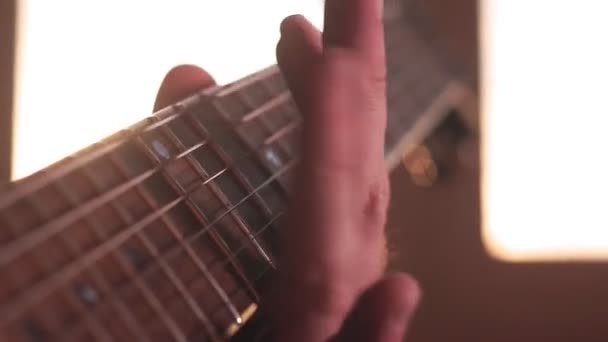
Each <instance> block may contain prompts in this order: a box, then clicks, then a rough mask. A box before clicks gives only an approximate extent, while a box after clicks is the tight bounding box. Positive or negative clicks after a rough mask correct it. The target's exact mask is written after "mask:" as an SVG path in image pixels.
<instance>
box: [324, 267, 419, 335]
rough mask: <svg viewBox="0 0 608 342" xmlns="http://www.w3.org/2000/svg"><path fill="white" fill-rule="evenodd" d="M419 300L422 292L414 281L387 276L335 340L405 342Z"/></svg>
mask: <svg viewBox="0 0 608 342" xmlns="http://www.w3.org/2000/svg"><path fill="white" fill-rule="evenodd" d="M419 301H420V289H419V287H418V285H417V283H416V281H415V280H414V279H413V278H411V277H410V276H408V275H405V274H393V275H388V276H385V277H384V278H383V279H382V280H380V281H379V282H378V283H376V284H375V285H374V286H373V287H372V288H371V289H370V290H368V291H367V292H366V293H365V294H363V296H362V297H361V298H360V300H359V301H358V303H357V305H356V306H355V309H354V310H353V311H352V312H351V314H350V315H349V317H348V319H347V320H346V322H345V324H344V326H343V327H342V329H341V331H340V333H339V334H338V336H337V337H336V338H335V339H334V341H335V342H338V341H339V342H346V341H348V342H358V341H360V342H372V341H373V342H376V341H377V342H400V341H403V338H404V336H405V333H406V331H407V328H408V324H409V322H410V320H411V318H412V316H413V314H414V312H415V310H416V307H417V305H418V302H419Z"/></svg>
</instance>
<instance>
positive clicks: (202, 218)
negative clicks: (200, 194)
mask: <svg viewBox="0 0 608 342" xmlns="http://www.w3.org/2000/svg"><path fill="white" fill-rule="evenodd" d="M186 117H189V116H186ZM162 132H163V135H164V136H166V137H167V138H169V140H170V141H171V142H172V143H173V145H174V146H175V147H176V148H178V150H184V149H185V147H184V146H183V144H182V143H181V142H180V141H179V139H178V138H177V137H176V136H175V135H174V134H173V133H172V132H171V130H168V129H166V126H163V131H162ZM199 135H200V134H199ZM199 137H200V138H203V139H205V141H206V142H207V144H208V145H210V146H211V147H212V146H213V145H212V143H211V142H209V141H208V140H207V139H206V137H205V136H199ZM139 144H140V146H142V147H143V149H144V151H145V152H146V155H147V156H148V158H149V159H152V160H153V161H154V162H156V163H159V162H160V159H159V158H158V157H157V156H156V154H154V153H153V152H151V151H150V149H149V148H148V146H147V145H146V144H145V143H143V142H142V141H141V140H140V141H139ZM184 153H185V152H184ZM185 156H186V159H187V161H188V164H189V165H190V167H192V168H193V169H194V170H195V171H196V172H197V174H198V176H199V177H200V178H201V180H202V181H203V182H204V184H209V185H210V186H211V190H212V192H213V194H214V195H215V196H216V199H217V200H218V201H221V200H220V199H219V198H218V197H217V193H216V191H217V189H215V187H214V186H213V184H212V183H211V182H212V181H213V180H214V179H216V178H217V177H219V176H220V175H222V174H224V173H225V172H226V171H228V168H225V169H224V170H222V171H220V172H218V173H217V174H216V175H214V176H212V177H209V175H207V174H206V172H205V171H204V170H201V169H200V166H201V165H199V163H197V162H195V161H194V160H193V158H192V155H191V154H190V153H187V154H186V155H185ZM163 174H164V175H165V178H166V179H167V180H168V181H169V183H170V184H171V186H172V188H173V190H175V191H176V192H178V193H184V192H185V191H186V189H183V188H182V186H181V185H180V184H179V182H178V181H177V180H176V179H175V177H173V175H171V173H170V172H167V171H166V169H163ZM186 201H187V205H188V207H189V208H190V210H191V212H192V213H193V214H194V216H195V217H196V218H197V220H199V222H201V224H203V225H205V224H208V223H209V220H208V218H207V217H206V215H204V213H202V212H201V211H200V208H199V207H198V205H197V204H196V203H195V202H194V201H193V200H192V199H191V198H190V197H187V199H186ZM231 216H232V217H234V212H232V213H231ZM209 235H210V236H211V239H212V241H213V242H214V243H215V244H216V245H217V246H218V247H219V248H220V250H221V251H222V252H223V253H224V254H230V249H229V247H228V244H227V243H226V241H225V240H224V239H223V238H222V237H221V236H220V235H219V233H218V232H216V231H215V229H211V230H209ZM181 242H182V243H183V240H182V241H181ZM186 245H188V244H186ZM193 255H194V254H193ZM193 258H194V260H195V263H196V265H197V267H199V269H200V270H201V272H203V274H205V275H206V277H207V279H212V280H213V282H212V285H213V287H214V289H215V290H216V292H217V293H218V295H219V296H220V298H222V300H223V301H224V302H225V304H226V305H227V306H228V307H229V308H230V312H231V314H232V315H233V316H234V318H235V321H237V322H239V321H240V320H241V316H240V313H239V312H238V310H236V308H235V307H234V305H233V304H232V303H230V300H229V298H227V296H225V293H224V291H223V290H222V288H221V286H219V284H218V283H217V281H216V280H215V278H214V277H213V275H212V274H208V271H207V267H206V266H205V265H204V264H203V263H202V260H198V258H196V257H193ZM232 266H233V268H234V270H235V271H236V272H237V274H238V275H239V277H240V278H241V280H242V281H243V282H244V283H245V286H247V288H248V289H249V291H250V293H251V295H252V296H253V297H254V298H255V299H256V300H258V294H257V292H256V291H255V289H254V288H253V286H252V285H251V284H250V283H249V281H248V280H247V278H246V277H245V274H244V272H243V269H242V267H241V266H240V265H239V264H237V263H233V264H232Z"/></svg>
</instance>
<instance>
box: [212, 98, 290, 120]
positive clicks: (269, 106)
mask: <svg viewBox="0 0 608 342" xmlns="http://www.w3.org/2000/svg"><path fill="white" fill-rule="evenodd" d="M290 99H291V93H290V92H289V90H285V91H283V92H282V93H281V94H279V95H278V96H275V97H273V98H272V99H270V100H268V101H266V102H265V103H264V104H262V105H261V106H260V107H258V108H256V109H254V110H252V111H251V112H249V113H247V114H245V115H244V116H243V117H242V118H241V122H240V124H243V123H245V122H248V121H251V120H253V119H255V118H257V117H259V116H261V115H263V114H264V113H267V112H268V111H270V110H273V109H276V108H277V107H279V106H282V105H285V104H286V103H288V102H289V100H290ZM216 108H217V107H216ZM218 110H220V109H219V108H218Z"/></svg>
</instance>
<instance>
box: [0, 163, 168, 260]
mask: <svg viewBox="0 0 608 342" xmlns="http://www.w3.org/2000/svg"><path fill="white" fill-rule="evenodd" d="M156 172H157V169H154V170H149V171H147V172H145V173H143V174H141V175H139V176H138V177H136V178H133V179H131V180H129V181H126V182H124V183H122V184H119V185H117V186H116V187H114V188H113V189H111V190H110V191H107V192H104V193H102V194H100V195H99V196H97V197H95V198H92V199H90V200H88V201H86V202H85V203H84V204H82V205H80V206H79V207H77V208H74V209H72V210H70V211H68V212H66V213H64V214H62V215H60V216H58V217H57V218H55V219H52V220H50V221H48V222H47V223H44V224H42V225H41V226H39V227H37V228H34V229H32V230H31V231H30V232H28V233H27V234H26V235H24V236H21V237H19V239H18V240H17V241H15V242H14V243H13V244H11V245H9V246H7V247H4V248H3V249H2V250H0V266H6V264H8V263H9V262H11V261H14V260H15V259H16V258H17V257H19V256H21V255H22V254H23V253H25V252H27V251H28V250H31V249H33V248H34V247H36V246H38V245H39V244H40V243H42V242H44V241H46V240H48V239H49V238H50V237H52V236H53V235H55V234H57V233H60V232H61V231H63V230H64V229H66V228H67V227H69V226H70V224H72V223H74V222H76V221H77V220H79V219H81V218H82V217H83V216H85V215H87V214H89V213H91V212H93V211H94V210H96V209H98V208H100V207H101V206H102V205H104V204H106V203H107V202H110V201H113V200H114V199H116V198H118V197H119V196H120V195H122V194H123V193H126V192H127V191H128V190H129V189H131V187H133V186H135V185H137V184H139V183H141V182H143V181H145V180H146V179H148V178H150V177H151V176H152V175H154V173H156Z"/></svg>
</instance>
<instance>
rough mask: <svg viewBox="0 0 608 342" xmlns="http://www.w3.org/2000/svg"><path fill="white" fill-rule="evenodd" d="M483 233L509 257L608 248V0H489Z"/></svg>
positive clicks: (564, 256)
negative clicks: (607, 198) (607, 1)
mask: <svg viewBox="0 0 608 342" xmlns="http://www.w3.org/2000/svg"><path fill="white" fill-rule="evenodd" d="M481 2H482V11H481V13H482V25H481V27H480V32H481V34H482V37H483V39H482V46H483V48H482V60H483V68H482V75H483V94H482V98H483V103H482V108H483V110H482V112H483V121H484V125H483V128H482V131H483V138H484V147H483V168H484V172H483V183H482V184H483V194H482V196H483V235H484V239H485V241H486V244H487V246H488V247H489V250H490V252H491V253H492V254H493V255H494V256H497V257H499V258H501V259H504V260H509V261H540V260H593V259H604V258H606V257H607V256H608V200H606V197H607V196H608V153H607V152H606V148H607V147H608V134H607V133H606V132H607V130H608V106H607V104H606V97H607V94H608V84H607V83H606V80H608V62H607V61H608V44H606V32H608V21H607V20H606V18H605V14H606V13H607V11H608V3H606V2H605V1H597V0H579V1H562V0H557V1H556V0H533V1H530V0H483V1H481Z"/></svg>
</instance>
